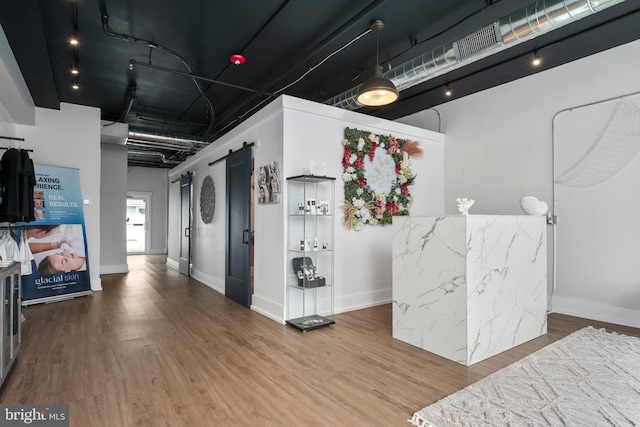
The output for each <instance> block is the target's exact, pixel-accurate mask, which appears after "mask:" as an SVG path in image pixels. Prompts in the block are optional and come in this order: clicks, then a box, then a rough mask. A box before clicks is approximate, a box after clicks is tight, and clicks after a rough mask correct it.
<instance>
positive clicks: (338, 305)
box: [334, 288, 392, 313]
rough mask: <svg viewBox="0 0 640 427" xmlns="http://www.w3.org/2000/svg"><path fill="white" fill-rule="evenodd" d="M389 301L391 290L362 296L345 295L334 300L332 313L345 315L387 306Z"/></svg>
mask: <svg viewBox="0 0 640 427" xmlns="http://www.w3.org/2000/svg"><path fill="white" fill-rule="evenodd" d="M391 300H392V293H391V288H389V289H385V290H382V291H374V292H367V293H364V294H354V295H346V296H343V297H337V298H336V299H335V301H334V311H335V313H346V312H348V311H355V310H361V309H363V308H370V307H375V306H377V305H382V304H388V303H390V302H391Z"/></svg>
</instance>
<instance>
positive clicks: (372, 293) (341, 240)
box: [256, 105, 444, 312]
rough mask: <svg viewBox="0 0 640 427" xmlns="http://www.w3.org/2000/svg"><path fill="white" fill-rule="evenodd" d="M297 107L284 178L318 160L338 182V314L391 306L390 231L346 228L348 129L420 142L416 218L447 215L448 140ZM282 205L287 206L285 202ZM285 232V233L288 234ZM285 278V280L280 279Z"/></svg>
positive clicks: (291, 117)
mask: <svg viewBox="0 0 640 427" xmlns="http://www.w3.org/2000/svg"><path fill="white" fill-rule="evenodd" d="M296 107H297V106H296V105H293V106H292V108H290V109H287V110H285V127H284V129H285V138H284V141H285V149H284V153H285V158H284V174H283V175H284V177H287V176H296V175H301V174H305V173H309V161H310V160H320V161H324V162H325V164H326V166H327V175H328V176H333V177H336V178H337V180H336V195H335V200H336V203H335V204H336V206H334V207H333V208H332V209H334V215H335V218H336V224H335V230H336V233H335V251H334V257H335V271H334V281H335V291H334V292H335V310H336V312H343V311H350V310H356V309H359V308H365V307H370V306H373V305H378V304H383V303H387V302H389V301H391V284H392V275H391V258H392V257H391V255H392V246H391V243H392V233H393V229H392V227H391V226H386V227H383V226H369V225H365V226H363V227H362V229H361V230H359V231H355V230H348V229H346V228H345V227H344V226H343V225H342V217H343V215H342V206H343V204H344V183H343V181H342V178H341V177H342V164H341V158H342V155H343V146H342V140H343V139H344V129H345V128H346V127H351V128H357V129H361V130H366V131H371V132H373V133H375V134H384V135H393V136H395V137H397V138H401V139H412V140H417V141H418V142H420V148H422V149H423V151H424V154H423V155H422V156H421V157H417V156H415V157H412V170H413V171H414V173H416V174H417V178H416V181H415V183H414V185H413V187H412V189H411V192H412V194H413V195H414V202H413V204H412V207H411V215H416V216H420V215H423V216H431V215H442V214H443V213H444V205H443V203H444V188H443V176H444V170H443V167H444V160H443V153H444V146H443V141H444V138H443V137H442V135H440V134H436V133H435V132H430V131H427V130H424V129H418V128H415V127H411V126H407V125H403V124H400V123H394V122H390V121H387V120H383V119H378V118H374V117H370V116H365V115H363V114H358V113H354V112H347V111H341V110H337V111H336V110H335V109H326V108H324V107H325V106H323V105H321V106H318V108H317V111H316V112H314V113H310V112H307V111H297V110H295V108H296ZM334 112H336V113H338V114H335V115H334V114H333V113H334ZM284 203H285V205H286V203H288V202H287V199H286V198H285V202H284ZM283 223H284V224H286V222H283ZM258 228H259V224H257V225H256V229H258ZM283 231H284V232H285V233H286V229H285V230H283ZM256 232H257V231H256ZM259 259H260V258H258V256H256V275H258V272H259V271H260V270H259V269H258V268H257V267H258V261H259ZM272 259H273V255H269V257H268V259H267V260H265V261H266V262H271V263H274V262H275V261H270V260H272ZM287 268H288V266H287ZM286 271H287V270H286V269H285V273H286ZM276 277H278V276H276ZM284 279H285V278H284V276H283V277H282V279H281V280H283V281H284Z"/></svg>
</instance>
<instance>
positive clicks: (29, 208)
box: [20, 150, 36, 222]
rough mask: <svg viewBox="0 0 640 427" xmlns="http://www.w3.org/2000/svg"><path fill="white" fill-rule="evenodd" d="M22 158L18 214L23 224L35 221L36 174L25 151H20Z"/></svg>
mask: <svg viewBox="0 0 640 427" xmlns="http://www.w3.org/2000/svg"><path fill="white" fill-rule="evenodd" d="M20 154H21V156H22V179H21V180H20V214H21V215H22V218H23V219H22V221H23V222H30V221H35V220H36V217H35V212H34V210H33V209H34V205H33V187H35V185H36V172H35V170H34V168H33V161H32V160H31V159H30V158H29V152H28V151H27V150H20Z"/></svg>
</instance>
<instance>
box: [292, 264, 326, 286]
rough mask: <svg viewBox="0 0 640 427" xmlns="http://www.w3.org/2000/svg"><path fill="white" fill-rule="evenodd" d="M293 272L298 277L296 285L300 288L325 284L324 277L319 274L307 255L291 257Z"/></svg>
mask: <svg viewBox="0 0 640 427" xmlns="http://www.w3.org/2000/svg"><path fill="white" fill-rule="evenodd" d="M291 264H292V266H293V272H294V273H296V276H297V277H298V286H300V287H302V288H319V287H321V286H325V285H326V279H325V278H324V277H322V276H319V275H318V273H317V272H316V267H315V266H314V265H313V261H312V260H311V258H309V257H304V258H303V257H299V258H293V259H291Z"/></svg>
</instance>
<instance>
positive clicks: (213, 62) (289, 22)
mask: <svg viewBox="0 0 640 427" xmlns="http://www.w3.org/2000/svg"><path fill="white" fill-rule="evenodd" d="M603 1H605V2H606V0H603ZM603 1H600V0H591V1H590V2H589V1H587V0H584V1H579V0H567V1H566V2H564V3H565V4H567V5H573V6H584V5H588V4H591V5H592V6H598V5H599V4H601V3H603ZM559 3H562V2H561V1H559V0H546V1H543V0H538V1H537V2H536V1H535V0H528V1H525V0H502V1H489V0H430V1H428V0H373V1H372V0H367V1H356V0H234V1H214V0H19V1H4V2H3V5H2V7H0V24H2V28H3V30H4V32H5V34H6V36H7V38H8V40H9V43H10V45H11V48H12V49H13V52H14V55H15V57H16V59H17V61H18V64H19V66H20V69H21V71H22V73H23V76H24V78H25V81H26V82H27V85H28V87H29V90H30V91H31V95H32V97H33V99H34V101H35V103H36V105H37V106H40V107H45V108H59V103H60V102H68V103H74V104H81V105H88V106H94V107H99V108H100V109H101V112H102V119H103V120H107V121H114V122H115V121H119V122H125V123H127V124H129V126H130V130H134V131H138V132H147V133H154V134H161V135H165V136H172V137H180V138H185V137H186V138H189V139H199V140H205V141H209V142H212V143H215V140H216V139H217V138H219V137H220V136H221V135H223V134H224V133H226V132H228V131H229V130H230V129H232V128H233V127H234V126H237V125H238V124H239V123H241V122H242V121H243V120H245V119H246V118H247V117H249V116H250V115H251V114H253V113H254V112H255V111H257V110H259V108H260V107H262V106H263V105H265V104H266V103H267V102H269V100H271V99H272V98H273V97H275V96H277V95H279V94H288V95H292V96H295V97H300V98H304V99H309V100H313V101H319V102H324V101H326V100H328V99H330V98H332V97H334V96H336V95H339V94H341V93H343V92H344V91H346V90H349V89H351V88H353V87H356V86H358V85H359V84H361V83H362V82H363V81H364V80H366V78H367V76H368V75H369V73H370V72H371V70H372V68H373V66H374V65H375V62H376V54H375V49H376V34H375V33H369V34H366V35H364V36H363V37H362V38H360V39H358V40H356V41H355V42H353V43H352V44H350V45H349V46H347V47H346V48H344V49H342V50H340V51H339V52H337V53H335V54H333V53H334V52H336V51H338V50H339V49H341V48H342V47H344V46H345V45H346V44H347V43H349V42H350V41H352V40H353V39H355V38H356V37H358V36H359V35H361V34H363V33H365V32H366V31H367V30H368V29H369V25H370V24H371V22H372V21H373V20H375V19H381V20H383V21H384V23H385V27H384V29H383V30H381V31H380V32H379V33H378V37H379V60H380V63H381V64H382V65H383V66H384V67H385V70H387V69H390V68H394V67H397V66H398V65H400V64H402V63H405V62H406V61H409V60H411V59H413V58H417V57H419V56H420V55H422V54H424V53H425V52H429V51H431V50H433V49H435V48H437V47H439V46H442V45H445V44H447V43H451V42H453V41H456V40H458V39H460V38H461V37H464V36H466V35H468V34H470V33H472V32H474V31H476V30H478V29H480V28H482V27H485V26H487V25H490V24H491V23H493V22H495V21H498V20H499V19H500V18H503V17H505V16H508V15H509V14H511V13H513V12H514V11H516V10H518V9H520V8H522V7H524V6H526V5H531V6H532V7H535V6H538V7H543V6H544V7H548V5H549V4H559ZM639 10H640V1H639V0H626V1H623V2H622V3H619V4H616V5H613V6H611V7H609V8H607V9H606V10H603V11H600V12H597V13H595V14H593V15H591V16H588V17H585V18H583V19H580V20H578V21H576V22H573V23H570V24H568V25H566V26H563V27H561V28H559V29H555V30H553V31H550V32H548V33H546V34H544V35H540V36H538V37H536V38H534V39H532V40H529V41H526V42H523V43H520V44H517V45H514V46H513V47H510V48H508V49H505V50H502V51H500V52H498V53H495V54H492V55H489V56H486V57H484V58H482V59H479V60H477V61H472V62H469V64H468V65H464V66H462V67H459V68H457V69H455V70H452V71H449V72H447V73H446V74H443V75H439V76H437V77H434V78H431V79H429V80H427V81H425V82H423V83H420V84H418V85H416V86H413V87H411V88H409V89H406V90H403V91H402V92H401V93H400V99H399V101H397V102H396V103H394V104H392V105H389V106H386V107H379V108H361V109H359V110H358V111H360V112H363V113H366V114H371V115H375V116H380V117H384V118H388V119H396V118H399V117H402V116H405V115H408V114H411V113H414V112H417V111H420V110H424V109H426V108H429V107H432V106H435V105H438V104H441V103H443V102H446V101H447V100H449V99H451V98H446V97H445V96H444V90H443V88H444V86H445V85H447V84H448V85H450V87H451V88H452V90H453V91H454V95H453V97H454V98H455V97H461V96H465V95H468V94H471V93H474V92H478V91H481V90H484V89H487V88H490V87H493V86H496V85H500V84H503V83H506V82H508V81H511V80H514V79H517V78H520V77H524V76H526V75H529V74H531V73H533V72H538V71H541V70H544V69H548V68H551V67H555V66H557V65H560V64H563V63H566V62H569V61H573V60H576V59H579V58H582V57H584V56H588V55H591V54H593V53H596V52H600V51H602V50H605V49H609V48H611V47H615V46H617V45H620V44H624V43H627V42H629V41H633V40H636V39H638V38H640V13H638V12H639ZM76 23H77V30H78V34H79V38H80V44H79V45H78V47H77V48H74V47H72V46H71V45H69V43H68V37H69V35H70V34H72V33H73V32H74V26H75V24H76ZM534 51H537V52H538V53H539V55H540V56H541V57H542V58H543V64H542V66H540V67H538V68H533V67H531V65H530V60H531V57H532V52H534ZM232 54H242V55H244V56H245V57H246V62H245V63H244V64H243V65H234V64H232V63H231V62H230V60H229V57H230V55H232ZM132 60H133V62H134V63H135V65H134V66H133V69H132V70H131V69H130V66H129V64H130V62H131V61H132ZM76 61H77V64H78V66H79V69H80V74H79V81H78V83H79V86H80V88H79V89H77V90H74V89H72V87H71V83H72V81H73V77H72V75H71V74H70V68H71V66H72V65H74V63H75V62H76ZM316 66H317V67H316ZM312 68H313V71H310V72H309V73H308V74H307V75H306V76H304V77H302V76H303V75H304V74H305V73H307V72H308V71H309V70H311V69H312ZM189 74H191V75H195V76H198V77H203V78H204V79H199V80H197V81H198V86H196V84H195V83H194V80H193V79H192V78H191V77H189V76H188V75H189ZM301 77H302V78H301ZM300 78H301V79H300ZM298 79H300V80H299V81H297V80H298ZM568 84H570V82H568ZM199 91H201V92H202V93H203V94H204V97H206V100H207V101H206V102H205V100H204V99H203V95H201V94H200V92H199ZM207 104H210V106H211V108H208V107H207ZM497 105H498V106H497V107H496V108H498V109H499V108H500V106H499V103H498V104H497ZM144 150H149V151H154V152H155V153H156V155H144V154H140V152H141V151H144ZM130 151H131V153H130V154H129V162H130V164H131V165H142V166H156V167H163V166H164V167H170V166H174V165H175V162H176V161H180V160H183V159H184V158H186V156H188V155H189V154H190V152H188V151H184V150H176V149H170V148H168V149H163V148H162V147H160V148H159V147H157V146H156V147H152V148H141V147H135V149H134V147H131V150H130ZM158 153H162V154H164V155H165V162H164V163H163V162H162V161H161V160H162V159H161V157H159V156H157V154H158ZM167 160H169V161H167Z"/></svg>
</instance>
